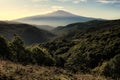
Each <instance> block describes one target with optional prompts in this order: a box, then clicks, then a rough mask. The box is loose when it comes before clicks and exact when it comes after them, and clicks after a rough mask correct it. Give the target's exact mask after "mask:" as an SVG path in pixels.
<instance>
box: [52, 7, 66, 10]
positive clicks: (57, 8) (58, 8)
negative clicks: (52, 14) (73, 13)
mask: <svg viewBox="0 0 120 80" xmlns="http://www.w3.org/2000/svg"><path fill="white" fill-rule="evenodd" d="M51 8H52V9H53V10H64V9H65V8H64V7H63V6H52V7H51Z"/></svg>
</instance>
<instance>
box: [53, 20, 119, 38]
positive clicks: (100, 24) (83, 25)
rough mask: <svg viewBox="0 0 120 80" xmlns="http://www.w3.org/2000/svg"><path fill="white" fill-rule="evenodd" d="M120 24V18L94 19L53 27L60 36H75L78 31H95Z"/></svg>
mask: <svg viewBox="0 0 120 80" xmlns="http://www.w3.org/2000/svg"><path fill="white" fill-rule="evenodd" d="M119 25H120V20H93V21H88V22H79V23H73V24H69V25H66V26H60V27H57V28H55V29H53V32H54V33H56V34H58V35H59V36H61V35H64V36H66V37H73V36H74V35H75V34H78V33H83V34H84V33H88V32H95V31H98V30H101V29H104V28H111V27H115V26H119Z"/></svg>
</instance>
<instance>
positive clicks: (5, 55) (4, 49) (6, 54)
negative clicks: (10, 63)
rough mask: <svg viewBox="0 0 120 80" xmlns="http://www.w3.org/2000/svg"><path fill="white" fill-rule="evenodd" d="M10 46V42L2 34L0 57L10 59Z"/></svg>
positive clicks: (0, 37)
mask: <svg viewBox="0 0 120 80" xmlns="http://www.w3.org/2000/svg"><path fill="white" fill-rule="evenodd" d="M9 54H10V51H9V47H8V42H7V40H6V39H4V38H3V37H2V36H0V58H1V59H8V58H9Z"/></svg>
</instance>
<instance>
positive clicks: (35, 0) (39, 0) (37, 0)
mask: <svg viewBox="0 0 120 80" xmlns="http://www.w3.org/2000/svg"><path fill="white" fill-rule="evenodd" d="M41 1H42V2H43V1H48V0H32V2H41Z"/></svg>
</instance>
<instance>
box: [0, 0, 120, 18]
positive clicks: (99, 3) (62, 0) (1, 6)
mask: <svg viewBox="0 0 120 80" xmlns="http://www.w3.org/2000/svg"><path fill="white" fill-rule="evenodd" d="M55 10H66V11H69V12H72V13H74V14H77V15H81V16H88V17H97V18H105V19H120V0H0V20H12V19H16V18H21V17H25V16H32V15H39V14H45V13H48V12H52V11H55Z"/></svg>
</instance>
